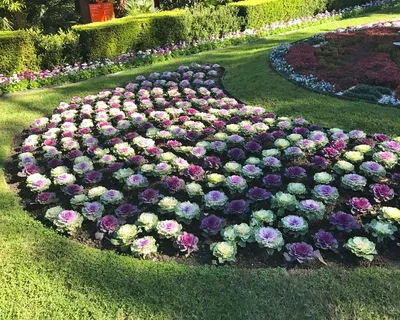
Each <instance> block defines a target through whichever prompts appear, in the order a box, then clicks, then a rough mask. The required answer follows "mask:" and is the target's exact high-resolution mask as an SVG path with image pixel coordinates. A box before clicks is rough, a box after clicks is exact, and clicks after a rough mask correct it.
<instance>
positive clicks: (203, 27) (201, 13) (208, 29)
mask: <svg viewBox="0 0 400 320" xmlns="http://www.w3.org/2000/svg"><path fill="white" fill-rule="evenodd" d="M238 12H239V10H238V8H235V7H229V6H220V7H217V8H212V7H205V6H196V7H195V8H193V9H191V10H190V11H189V14H188V17H189V20H188V29H189V30H190V32H189V35H190V38H191V39H205V38H208V37H210V36H211V35H214V36H220V35H223V34H227V33H229V32H233V31H237V30H239V29H240V25H241V20H242V19H241V18H240V17H239V16H238Z"/></svg>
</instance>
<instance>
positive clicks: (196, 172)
mask: <svg viewBox="0 0 400 320" xmlns="http://www.w3.org/2000/svg"><path fill="white" fill-rule="evenodd" d="M184 172H185V175H186V176H188V177H189V178H190V179H192V180H194V181H200V180H202V179H203V177H204V173H205V172H204V169H203V168H202V167H200V166H197V165H191V166H189V167H188V168H187V169H185V171H184Z"/></svg>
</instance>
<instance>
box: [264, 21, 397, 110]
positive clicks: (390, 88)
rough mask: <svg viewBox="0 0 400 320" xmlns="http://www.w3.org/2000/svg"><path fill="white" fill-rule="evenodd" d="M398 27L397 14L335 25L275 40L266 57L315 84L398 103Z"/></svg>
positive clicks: (339, 92)
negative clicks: (292, 38) (382, 19)
mask: <svg viewBox="0 0 400 320" xmlns="http://www.w3.org/2000/svg"><path fill="white" fill-rule="evenodd" d="M399 30H400V21H399V20H393V21H387V22H379V23H376V24H372V25H371V24H367V25H363V26H358V27H348V28H344V29H343V28H341V29H338V30H336V31H334V32H329V33H326V34H320V35H316V36H313V37H312V38H309V39H305V40H302V41H299V42H297V43H294V44H289V45H281V46H279V47H278V48H277V49H276V50H275V51H274V53H273V54H272V55H271V63H272V65H273V66H274V67H275V68H276V69H277V70H278V71H279V72H282V73H283V74H285V75H286V76H288V77H290V79H292V80H294V81H296V82H298V83H302V84H303V85H305V86H307V87H310V88H312V89H315V90H319V91H323V92H331V93H335V94H336V95H339V96H344V97H348V98H353V99H362V100H367V101H371V102H375V103H376V102H378V103H382V104H391V105H400V96H399V93H400V50H399V47H398V46H395V45H394V43H395V42H398V41H399V40H400V33H399Z"/></svg>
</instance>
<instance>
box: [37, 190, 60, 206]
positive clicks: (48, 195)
mask: <svg viewBox="0 0 400 320" xmlns="http://www.w3.org/2000/svg"><path fill="white" fill-rule="evenodd" d="M57 200H58V199H57V195H56V193H55V192H41V193H39V194H38V195H37V196H36V202H38V203H40V204H50V203H54V202H57Z"/></svg>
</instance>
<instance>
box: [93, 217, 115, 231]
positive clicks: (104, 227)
mask: <svg viewBox="0 0 400 320" xmlns="http://www.w3.org/2000/svg"><path fill="white" fill-rule="evenodd" d="M98 227H99V229H100V231H101V232H108V233H112V232H114V231H115V230H117V228H118V220H117V218H116V217H114V216H111V215H107V216H104V217H103V218H101V220H100V221H99V225H98Z"/></svg>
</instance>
